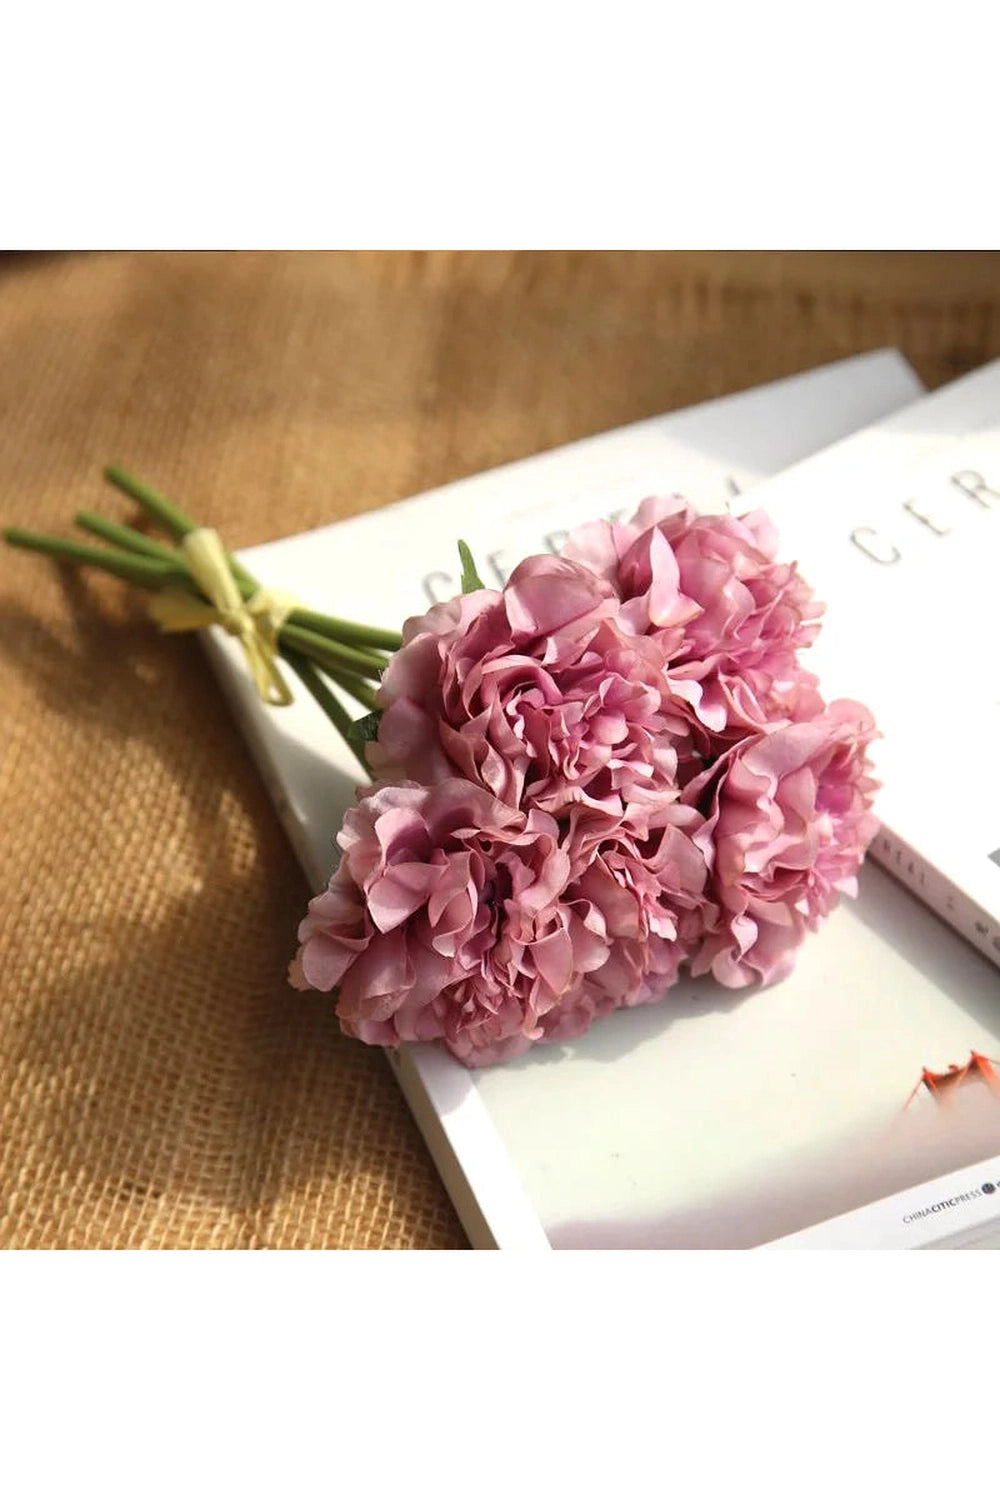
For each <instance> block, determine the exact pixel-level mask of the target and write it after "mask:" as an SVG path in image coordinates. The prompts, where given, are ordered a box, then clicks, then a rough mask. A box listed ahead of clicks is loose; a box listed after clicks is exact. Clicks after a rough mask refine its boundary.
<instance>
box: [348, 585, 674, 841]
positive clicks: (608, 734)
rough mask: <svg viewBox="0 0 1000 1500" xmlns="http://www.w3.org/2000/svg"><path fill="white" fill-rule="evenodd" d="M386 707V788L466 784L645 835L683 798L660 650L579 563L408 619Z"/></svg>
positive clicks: (376, 752) (385, 689) (381, 770)
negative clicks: (450, 780)
mask: <svg viewBox="0 0 1000 1500" xmlns="http://www.w3.org/2000/svg"><path fill="white" fill-rule="evenodd" d="M378 701H379V704H380V706H381V707H382V708H383V709H384V712H383V714H382V718H381V723H380V725H379V731H378V740H377V742H376V743H374V744H372V745H370V746H369V747H368V760H369V764H370V765H371V766H372V768H373V770H374V772H375V773H376V775H378V776H379V777H382V778H389V779H403V778H408V779H413V780H417V781H420V782H425V783H431V782H434V781H439V780H441V779H443V778H445V777H449V776H456V775H457V776H462V777H464V778H465V779H466V780H468V781H472V782H477V783H479V784H480V785H482V786H483V787H485V788H486V789H487V790H488V791H490V792H492V793H493V795H494V796H496V797H499V798H500V799H501V800H502V801H503V802H506V803H507V804H508V805H510V806H512V807H524V808H528V807H534V808H538V809H541V810H542V811H545V812H548V813H551V814H552V815H553V816H554V817H559V816H564V815H565V814H566V813H568V812H569V810H570V809H571V808H573V807H574V806H582V807H585V808H588V809H590V810H591V811H592V812H594V813H595V814H600V815H601V816H602V817H603V818H604V819H605V821H606V822H607V823H608V824H609V825H610V824H615V825H617V824H618V823H619V822H622V821H624V822H625V823H626V824H627V825H628V826H629V827H632V828H635V829H637V830H639V831H641V830H643V829H644V828H645V827H646V826H647V824H648V821H649V818H650V815H651V813H652V812H653V811H654V810H655V809H656V808H657V807H659V806H660V805H661V804H662V803H663V802H664V801H667V802H670V801H673V800H675V799H676V798H677V797H678V796H679V792H680V788H679V785H678V779H677V771H678V751H681V752H682V753H685V754H686V753H687V750H686V746H687V741H688V737H689V735H688V726H687V719H686V711H685V705H684V703H683V702H682V701H681V700H680V699H678V698H676V697H675V696H674V694H673V692H672V690H671V687H670V682H669V678H668V671H667V662H666V659H665V657H664V655H663V652H662V650H661V649H660V646H659V644H658V643H657V641H656V640H655V639H653V638H642V637H638V636H636V635H634V634H632V633H630V632H628V631H626V630H624V629H623V628H622V625H621V622H620V620H619V602H618V599H617V597H616V595H615V593H614V591H613V589H612V588H611V587H610V585H609V584H608V583H606V582H604V581H603V580H602V579H600V578H598V577H597V576H596V575H595V574H594V573H592V572H591V571H590V570H589V569H588V568H586V567H584V566H582V565H581V564H579V563H575V562H571V561H567V560H565V559H562V558H557V557H550V556H542V557H529V558H527V559H526V560H525V561H524V562H522V563H521V564H520V566H519V567H518V568H517V569H516V570H515V572H514V573H513V575H512V576H511V578H510V581H509V582H508V584H507V585H506V587H505V588H504V589H503V590H502V591H501V592H496V591H494V590H488V589H481V590H477V591H476V592H474V593H472V594H466V595H463V596H461V597H460V598H458V599H455V600H453V601H452V602H451V603H449V604H440V605H436V606H435V607H434V608H433V609H431V610H430V611H428V613H427V614H426V615H424V616H422V617H419V618H415V619H412V620H409V621H407V623H406V626H405V627H404V631H403V645H402V648H401V649H400V650H399V651H398V652H397V653H396V654H395V656H394V657H393V659H392V661H391V663H390V665H389V667H388V668H387V670H386V672H385V675H384V677H383V679H382V686H381V689H380V692H379V696H378Z"/></svg>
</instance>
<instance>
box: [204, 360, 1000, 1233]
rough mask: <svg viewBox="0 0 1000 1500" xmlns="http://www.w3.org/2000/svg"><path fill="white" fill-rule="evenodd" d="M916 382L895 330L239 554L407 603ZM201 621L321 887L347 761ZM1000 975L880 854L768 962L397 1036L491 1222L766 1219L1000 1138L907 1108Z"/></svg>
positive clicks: (819, 441)
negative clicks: (554, 1024) (520, 1041)
mask: <svg viewBox="0 0 1000 1500" xmlns="http://www.w3.org/2000/svg"><path fill="white" fill-rule="evenodd" d="M919 389H920V388H919V383H918V382H917V380H916V377H915V376H914V375H913V373H912V371H910V370H909V368H908V367H907V366H906V365H905V363H904V362H903V361H902V360H901V359H900V358H899V356H898V355H896V354H894V353H891V352H881V353H877V354H873V355H867V356H863V357H861V358H858V359H854V360H849V361H845V362H843V363H841V364H839V365H835V366H831V367H828V368H825V369H822V370H818V371H813V372H811V373H810V374H808V375H804V376H798V377H794V378H792V379H790V380H785V381H781V382H778V383H776V384H775V385H772V386H769V387H764V388H762V389H760V390H756V391H750V392H746V393H744V394H741V395H738V396H734V397H729V398H726V399H724V400H722V401H717V402H711V403H708V404H707V405H705V406H702V407H699V408H695V409H693V410H691V411H687V412H679V413H675V414H673V415H670V416H666V417H662V418H656V419H653V420H652V421H648V422H643V423H639V424H637V425H635V426H633V427H629V428H626V429H623V430H622V431H620V432H615V433H610V434H607V435H605V436H603V437H598V438H593V439H588V440H586V441H585V442H582V443H577V444H574V445H572V446H570V447H568V448H564V449H560V450H558V451H556V452H553V453H547V454H543V455H540V456H539V457H537V458H533V459H528V460H525V461H524V462H521V463H518V464H513V465H510V466H508V467H507V468H504V469H500V470H496V471H493V472H491V473H488V474H484V475H478V476H476V477H474V478H472V479H468V480H463V481H460V482H459V483H457V484H453V485H448V486H446V487H445V488H443V489H441V490H437V491H434V492H432V493H431V494H429V495H426V496H422V497H419V498H417V499H415V500H411V501H407V502H404V503H402V504H399V505H395V506H390V507H388V508H387V509H384V510H380V511H377V512H374V513H370V514H366V515H363V516H358V517H354V518H352V519H350V520H348V521H345V522H342V523H339V524H337V525H334V526H331V527H327V528H323V529H321V530H319V531H315V532H312V533H309V534H306V535H304V536H298V537H290V538H286V539H285V540H283V541H279V542H275V543H272V544H269V545H267V546H264V547H258V548H255V549H252V550H251V551H249V552H247V553H245V554H242V556H243V557H244V560H245V561H246V563H247V565H248V566H249V567H250V568H251V569H252V570H253V572H254V573H255V574H256V575H257V576H258V577H260V578H262V579H263V580H265V581H266V582H267V583H269V584H271V585H273V586H275V587H277V588H282V589H286V590H288V591H290V592H292V593H294V594H295V595H296V596H297V597H298V598H299V599H301V600H302V602H303V603H305V604H308V605H311V606H312V607H314V608H319V609H326V610H327V611H330V612H335V613H338V614H340V615H345V616H348V617H351V616H353V617H355V618H359V619H365V620H368V621H370V622H371V623H372V624H376V625H384V626H387V627H393V628H398V627H399V625H400V624H401V622H402V621H403V619H404V618H406V617H407V616H409V615H411V614H414V613H419V612H421V611H422V610H423V609H424V608H425V607H426V604H427V602H428V601H429V599H431V598H437V597H445V596H447V595H449V594H451V593H454V592H455V591H456V590H457V587H458V584H457V579H456V578H455V572H454V559H455V539H456V538H457V537H458V536H460V535H461V536H464V537H465V538H466V539H467V540H468V541H469V542H470V544H471V546H472V548H473V551H474V554H475V555H476V557H477V559H478V560H479V561H480V567H481V570H482V571H484V576H485V572H486V570H490V571H491V572H492V574H493V575H495V576H496V578H497V579H498V580H499V579H501V578H503V577H504V576H505V574H506V573H507V571H509V569H510V568H511V567H512V566H513V565H514V563H515V562H516V561H517V560H518V559H519V558H520V557H521V556H523V555H525V554H527V553H529V552H537V551H539V550H541V549H542V548H543V547H544V546H545V545H546V544H548V545H558V540H559V534H560V533H561V532H562V531H564V530H565V529H566V528H568V527H569V526H572V525H576V524H579V523H580V522H582V521H585V520H589V519H593V518H594V517H595V516H598V515H601V514H608V513H611V512H617V511H629V510H631V509H632V508H634V506H635V505H636V504H637V503H638V501H639V500H640V499H642V498H643V497H644V496H645V495H647V494H650V493H669V492H671V491H682V492H684V493H685V494H687V495H688V497H689V499H691V501H692V502H693V503H694V504H696V505H697V506H699V508H701V509H703V510H718V509H720V508H722V507H723V506H724V505H725V504H726V502H727V500H728V499H729V498H731V497H732V495H733V494H734V493H737V492H739V491H743V490H746V489H748V488H750V487H751V486H753V485H755V484H758V483H760V482H761V481H763V480H764V478H765V477H766V475H768V474H769V473H774V472H775V471H777V470H778V469H780V468H781V467H783V466H784V465H787V464H789V463H791V462H793V461H795V460H796V459H799V458H801V457H802V456H803V455H804V454H805V453H807V452H810V451H815V450H816V449H817V448H819V447H821V446H822V445H824V444H827V443H830V442H831V441H835V440H836V439H838V438H840V437H842V436H843V435H844V434H845V433H847V432H849V431H851V430H853V429H855V428H857V427H858V426H860V425H863V424H865V423H871V422H873V421H878V420H879V419H880V418H881V417H883V416H884V415H885V414H887V413H889V412H891V411H893V410H895V409H896V408H898V407H899V406H900V405H903V404H904V403H907V402H910V401H912V400H913V398H914V396H915V395H917V394H918V392H919ZM809 504H810V501H809V498H808V497H806V498H805V499H804V500H803V502H802V506H803V510H805V509H806V508H807V507H808V506H809ZM737 508H739V509H743V508H745V501H744V500H742V499H741V500H740V501H738V502H737ZM546 539H548V541H546ZM206 640H207V646H208V650H209V652H210V655H211V658H212V660H213V662H214V664H215V666H216V668H217V670H218V672H219V676H220V679H221V681H222V683H223V685H224V686H225V688H226V691H227V693H228V695H229V697H230V699H231V701H232V703H233V706H234V708H235V711H236V714H237V717H238V720H239V722H240V724H241V726H242V727H243V729H244V731H245V733H246V735H247V738H248V741H249V743H250V745H251V747H252V749H253V751H254V754H255V755H256V757H257V760H258V762H259V764H260V766H261V769H262V772H263V774H264V775H265V777H266V779H267V782H268V784H269V786H270V788H271V790H272V792H273V795H274V798H275V802H276V804H277V807H278V809H279V812H280V814H281V816H282V818H283V820H284V823H285V826H286V828H287V830H288V833H289V836H290V838H291V839H292V841H293V844H294V846H295V848H296V850H297V851H298V854H299V857H300V859H301V862H302V864H303V867H304V869H305V870H306V872H307V874H308V877H309V879H310V882H311V884H312V885H313V886H314V888H316V889H319V888H320V887H321V886H322V885H323V884H325V882H326V879H327V878H328V876H329V874H330V872H331V870H332V869H333V867H334V865H335V863H336V860H337V853H338V851H337V850H336V847H335V845H334V836H335V833H336V831H337V829H338V827H339V824H340V819H341V816H342V814H343V811H344V809H345V808H346V806H347V805H348V804H349V803H350V801H351V799H352V796H353V791H354V788H355V785H356V782H357V777H358V773H357V768H356V765H355V763H354V761H353V759H352V757H351V756H350V754H349V752H347V751H346V749H345V748H344V747H343V746H342V745H341V744H340V742H339V740H338V738H337V736H336V734H335V732H334V731H333V729H332V728H331V726H330V725H329V723H328V722H327V720H326V719H325V717H324V716H323V715H322V713H321V712H320V710H319V709H318V708H317V707H316V706H315V704H314V703H313V702H312V701H311V700H310V699H309V698H308V697H305V696H302V697H300V698H298V699H297V700H296V702H295V703H294V704H293V705H292V706H291V707H290V708H288V709H281V710H272V709H265V708H264V707H263V706H262V705H261V704H260V702H259V701H258V699H257V697H256V695H255V692H254V689H253V686H252V684H251V682H250V679H249V676H248V674H247V672H246V669H245V667H244V664H243V661H242V658H241V656H240V654H239V651H238V648H236V647H235V646H234V645H233V643H232V642H231V641H229V640H228V638H226V637H224V636H222V635H221V634H220V633H219V632H217V631H213V632H211V634H210V635H209V636H208V637H206ZM859 695H860V694H859ZM294 946H295V937H294V934H292V933H290V934H289V954H290V956H291V952H292V950H293V949H294ZM296 1000H297V996H296V995H295V993H294V992H292V991H289V997H288V1004H289V1006H290V1007H292V1008H294V1006H295V1004H296ZM996 1002H997V979H996V973H995V971H994V970H993V969H992V968H991V966H990V965H989V964H988V963H987V962H986V961H985V960H984V959H983V958H982V957H981V956H980V955H979V954H977V953H976V952H975V951H974V950H973V949H972V948H971V947H970V946H969V945H968V944H966V943H965V942H963V941H962V940H961V939H960V938H959V937H958V936H957V935H956V934H954V933H953V932H951V931H950V930H949V929H948V928H946V927H945V926H943V925H942V924H940V923H938V922H937V921H936V920H935V919H934V918H933V917H930V916H928V915H926V913H924V911H923V909H922V908H921V907H920V906H919V905H918V904H917V903H916V902H915V901H914V900H913V898H912V897H911V896H910V895H909V894H908V893H907V892H906V891H905V890H904V889H903V888H902V887H901V886H900V885H898V884H897V883H895V882H894V881H893V880H891V879H890V878H889V877H888V876H886V875H885V874H884V873H883V872H882V871H881V870H879V869H878V868H876V867H873V866H871V865H867V866H866V867H865V869H864V871H863V872H862V879H861V895H860V897H859V899H858V901H857V902H848V903H845V904H844V905H843V906H842V907H841V908H840V909H839V910H838V911H837V912H836V913H835V914H834V915H833V916H832V917H831V919H830V920H829V921H828V923H827V924H826V925H825V927H824V928H823V930H822V931H821V932H820V933H819V934H818V935H816V936H815V937H812V938H811V939H810V940H809V941H807V943H806V944H805V946H804V948H803V950H802V952H801V957H800V961H799V964H798V967H797V969H796V971H795V973H794V974H793V975H792V976H791V977H790V978H789V979H787V980H785V981H784V982H782V983H781V984H778V985H775V986H773V987H772V988H770V989H767V990H761V991H756V992H750V993H748V992H738V993H735V994H734V993H733V992H730V991H726V990H724V989H722V988H720V987H719V986H718V985H716V984H715V983H714V982H713V981H711V980H710V979H700V980H696V981H692V980H683V981H681V982H680V983H679V984H678V985H677V986H676V987H675V988H674V989H672V990H671V991H670V992H669V994H668V995H667V996H666V997H665V999H664V1001H663V1002H662V1003H661V1004H658V1005H653V1006H646V1007H640V1008H638V1009H633V1010H627V1011H621V1012H619V1013H617V1014H615V1015H612V1016H611V1017H609V1018H608V1019H606V1020H605V1021H603V1022H602V1023H600V1024H599V1025H597V1026H595V1027H594V1028H593V1029H592V1030H591V1032H590V1033H589V1034H588V1035H587V1036H586V1037H584V1038H582V1039H581V1040H579V1041H577V1042H574V1043H572V1044H570V1045H565V1046H544V1047H536V1048H534V1049H532V1051H531V1052H530V1053H529V1054H528V1055H527V1056H525V1057H523V1058H520V1059H518V1060H517V1061H515V1062H512V1063H507V1064H505V1065H503V1066H501V1067H494V1068H487V1069H483V1070H480V1071H478V1072H470V1071H469V1070H467V1069H465V1068H464V1067H463V1066H462V1065H461V1064H459V1063H458V1062H456V1061H455V1060H454V1059H453V1058H452V1057H451V1056H450V1055H449V1054H448V1053H447V1052H446V1051H445V1050H444V1049H443V1048H442V1047H440V1046H438V1045H436V1044H421V1045H408V1046H405V1047H403V1048H401V1049H400V1050H399V1052H398V1053H390V1054H388V1056H389V1057H390V1061H391V1062H392V1064H393V1066H394V1068H395V1070H396V1073H397V1076H398V1078H399V1081H400V1083H401V1085H402V1087H403V1089H404V1091H405V1093H406V1096H407V1098H408V1100H409V1103H410V1105H411V1107H412V1109H413V1111H414V1114H415V1117H416V1119H417V1121H418V1123H419V1124H420V1127H421V1129H422V1131H423V1133H424V1135H425V1138H426V1140H427V1142H428V1145H429V1147H430V1149H431V1151H432V1153H433V1155H434V1157H435V1160H436V1162H437V1165H438V1168H439V1170H440V1172H441V1174H442V1177H443V1179H444V1181H445V1183H446V1185H447V1187H448V1189H449V1191H450V1193H451V1195H452V1198H453V1200H454V1202H455V1205H456V1208H457V1210H458V1212H459V1214H460V1216H461V1218H462V1221H463V1224H464V1226H465V1228H466V1230H467V1232H468V1234H469V1236H470V1239H471V1241H472V1243H473V1244H474V1245H476V1246H482V1247H485V1246H491V1245H498V1246H502V1247H508V1246H510V1247H537V1248H546V1247H549V1246H553V1247H561V1246H573V1245H580V1246H594V1247H597V1246H602V1245H622V1246H638V1245H657V1246H685V1245H689V1246H690V1245H695V1246H701V1245H705V1246H709V1245H711V1246H744V1245H746V1246H749V1245H760V1244H762V1243H764V1242H766V1241H770V1240H775V1239H777V1238H779V1237H780V1236H783V1235H788V1234H792V1233H795V1232H797V1231H800V1230H802V1229H804V1228H806V1227H808V1226H810V1225H814V1224H816V1223H818V1222H819V1221H822V1220H827V1219H830V1218H832V1217H834V1216H836V1215H839V1214H843V1213H845V1212H848V1211H850V1210H854V1209H856V1208H858V1207H859V1206H860V1205H862V1204H868V1203H872V1202H875V1201H876V1200H878V1199H881V1198H884V1197H886V1196H887V1195H888V1194H890V1193H892V1192H895V1191H897V1190H902V1189H907V1188H910V1187H913V1186H915V1185H917V1184H918V1183H920V1182H921V1181H923V1180H925V1179H926V1178H928V1177H932V1176H941V1175H943V1174H945V1173H946V1172H948V1171H951V1170H956V1169H959V1168H963V1167H965V1166H966V1165H968V1164H969V1163H971V1162H975V1161H979V1160H984V1159H986V1158H987V1157H990V1156H992V1155H996V1154H998V1153H1000V1138H997V1137H996V1135H995V1128H996V1122H995V1120H994V1118H993V1116H992V1114H989V1112H988V1118H987V1119H986V1120H985V1122H983V1121H980V1120H979V1119H978V1117H977V1118H976V1120H974V1121H972V1122H971V1123H970V1121H969V1120H967V1119H963V1120H961V1121H960V1122H959V1125H957V1126H955V1127H952V1126H948V1125H947V1119H948V1118H951V1117H949V1116H947V1115H946V1112H945V1111H940V1112H938V1109H937V1106H936V1105H935V1104H934V1101H933V1099H932V1098H930V1097H927V1098H924V1097H920V1098H918V1099H917V1100H915V1101H914V1104H913V1105H912V1106H911V1108H910V1109H908V1110H904V1108H903V1106H904V1103H905V1101H906V1099H907V1097H908V1095H909V1094H910V1092H911V1090H912V1088H913V1085H914V1083H915V1082H916V1081H917V1080H918V1079H919V1077H920V1074H921V1069H922V1068H923V1067H924V1066H928V1067H930V1068H932V1069H935V1068H944V1067H946V1066H947V1064H948V1063H949V1062H951V1061H952V1060H953V1059H954V1060H957V1061H959V1062H961V1061H963V1060H964V1058H965V1057H966V1056H967V1055H968V1053H969V1052H970V1051H973V1050H974V1051H976V1052H978V1053H981V1054H983V1055H984V1056H994V1057H995V1056H997V1055H998V1054H1000V1007H998V1006H997V1003H996ZM333 1003H334V1002H333V998H332V997H331V1004H333ZM358 1045H361V1044H360V1043H359V1044H358ZM925 1092H926V1091H925ZM942 1121H944V1122H945V1123H944V1124H941V1123H940V1122H942Z"/></svg>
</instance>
